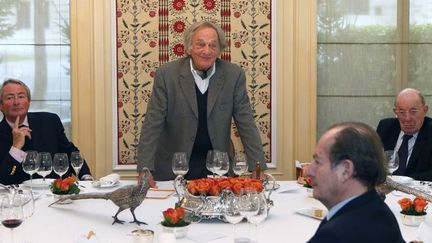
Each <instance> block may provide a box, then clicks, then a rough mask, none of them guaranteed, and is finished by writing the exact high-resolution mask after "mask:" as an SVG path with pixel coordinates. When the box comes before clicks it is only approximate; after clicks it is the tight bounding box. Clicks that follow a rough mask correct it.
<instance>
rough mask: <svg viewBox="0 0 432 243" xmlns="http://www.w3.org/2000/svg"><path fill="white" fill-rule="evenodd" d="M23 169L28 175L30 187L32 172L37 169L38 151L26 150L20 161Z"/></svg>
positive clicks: (31, 185) (31, 184)
mask: <svg viewBox="0 0 432 243" xmlns="http://www.w3.org/2000/svg"><path fill="white" fill-rule="evenodd" d="M22 168H23V171H24V172H25V173H27V174H29V175H30V189H32V187H33V174H34V173H36V172H37V171H38V169H39V159H38V152H37V151H34V150H30V151H26V155H25V157H24V160H23V162H22Z"/></svg>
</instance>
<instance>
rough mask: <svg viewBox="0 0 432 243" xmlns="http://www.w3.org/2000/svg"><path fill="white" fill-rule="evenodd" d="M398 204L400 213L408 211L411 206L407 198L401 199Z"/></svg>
mask: <svg viewBox="0 0 432 243" xmlns="http://www.w3.org/2000/svg"><path fill="white" fill-rule="evenodd" d="M398 203H399V205H400V206H401V208H402V211H406V210H409V208H410V207H411V205H412V201H411V199H409V198H402V199H401V200H399V201H398Z"/></svg>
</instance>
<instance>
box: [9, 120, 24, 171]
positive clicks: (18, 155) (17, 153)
mask: <svg viewBox="0 0 432 243" xmlns="http://www.w3.org/2000/svg"><path fill="white" fill-rule="evenodd" d="M6 121H7V123H8V124H9V126H10V127H11V128H12V129H13V126H14V122H10V121H8V119H6ZM20 125H25V126H27V127H29V123H28V120H27V116H26V117H25V118H24V121H23V123H21V124H20ZM9 154H10V156H12V158H14V159H15V160H16V161H18V162H19V163H21V162H23V160H24V158H25V156H26V152H24V151H22V150H21V149H19V148H15V147H14V146H11V148H10V149H9Z"/></svg>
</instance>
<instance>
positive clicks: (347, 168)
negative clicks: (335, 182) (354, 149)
mask: <svg viewBox="0 0 432 243" xmlns="http://www.w3.org/2000/svg"><path fill="white" fill-rule="evenodd" d="M337 167H338V168H337V170H338V173H337V174H338V179H339V180H341V181H346V180H348V179H350V178H352V177H354V163H353V162H352V161H351V160H349V159H344V160H342V161H341V162H340V163H339V164H338V166H337Z"/></svg>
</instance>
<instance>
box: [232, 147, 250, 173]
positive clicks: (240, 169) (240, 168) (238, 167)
mask: <svg viewBox="0 0 432 243" xmlns="http://www.w3.org/2000/svg"><path fill="white" fill-rule="evenodd" d="M247 170H248V164H247V162H246V155H245V154H244V153H240V152H239V153H236V154H235V156H234V165H233V171H234V174H236V175H238V176H242V175H243V174H244V173H246V171H247Z"/></svg>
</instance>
